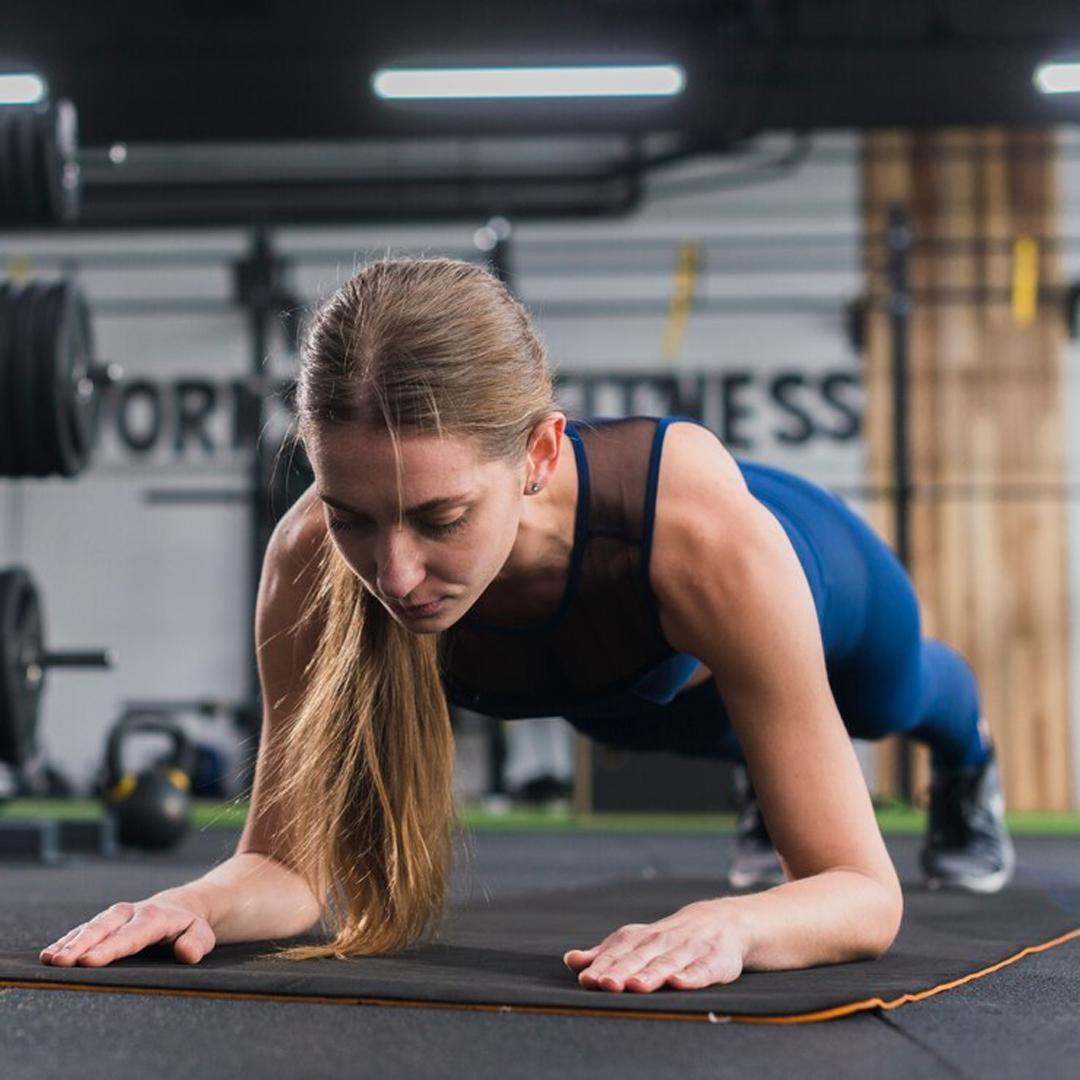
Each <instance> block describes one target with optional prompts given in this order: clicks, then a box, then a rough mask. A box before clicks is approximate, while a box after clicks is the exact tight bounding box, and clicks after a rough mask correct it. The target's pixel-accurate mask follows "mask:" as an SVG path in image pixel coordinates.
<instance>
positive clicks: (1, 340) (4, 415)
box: [0, 281, 15, 476]
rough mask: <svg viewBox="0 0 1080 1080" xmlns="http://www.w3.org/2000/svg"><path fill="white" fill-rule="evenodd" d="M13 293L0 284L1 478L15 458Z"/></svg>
mask: <svg viewBox="0 0 1080 1080" xmlns="http://www.w3.org/2000/svg"><path fill="white" fill-rule="evenodd" d="M13 292H14V289H13V287H12V286H11V285H9V284H8V283H7V282H6V281H5V282H2V283H0V476H10V475H11V472H12V468H13V464H14V456H15V449H14V444H13V442H12V432H11V424H12V416H11V411H12V405H11V394H10V392H9V386H8V372H9V369H10V355H9V354H10V353H11V350H12V333H11V331H12V323H13V321H14V314H13V308H12V301H11V297H12V294H13Z"/></svg>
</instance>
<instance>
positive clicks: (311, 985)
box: [0, 878, 1080, 1022]
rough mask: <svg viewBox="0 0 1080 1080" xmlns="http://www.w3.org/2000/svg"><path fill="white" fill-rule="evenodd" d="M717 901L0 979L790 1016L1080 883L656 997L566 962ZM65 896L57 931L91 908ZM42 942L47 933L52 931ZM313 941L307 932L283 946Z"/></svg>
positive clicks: (515, 903)
mask: <svg viewBox="0 0 1080 1080" xmlns="http://www.w3.org/2000/svg"><path fill="white" fill-rule="evenodd" d="M715 895H718V890H717V883H716V882H715V881H713V880H686V879H665V878H656V879H654V880H651V881H642V880H640V879H639V880H632V881H625V882H613V883H608V884H604V885H599V886H591V887H588V888H576V889H565V890H559V891H553V892H545V893H535V894H531V895H528V896H524V897H515V898H507V899H504V900H500V901H497V902H494V903H490V904H487V905H479V904H471V905H468V906H466V907H463V908H459V909H454V910H452V911H451V912H450V913H449V914H448V916H447V919H446V921H445V923H444V927H443V932H442V934H441V936H440V939H439V941H437V942H436V943H433V944H430V945H426V946H423V947H421V948H418V949H414V950H410V951H408V952H406V953H401V954H398V955H396V956H389V957H375V958H366V959H353V960H323V961H307V962H300V963H297V962H288V961H278V960H256V956H257V955H258V954H260V953H266V952H270V951H272V948H273V947H274V946H275V945H277V944H281V943H280V942H279V943H268V942H261V943H257V944H244V945H225V946H221V947H219V948H217V949H215V950H214V952H212V953H211V954H210V955H209V956H208V957H206V958H205V959H204V960H203V961H202V962H201V963H200V964H198V965H195V966H189V965H185V964H180V963H178V962H176V961H175V960H174V959H173V958H172V955H171V952H170V951H169V950H167V949H163V948H154V949H149V950H146V951H145V952H143V953H141V954H139V955H138V956H135V957H127V958H125V959H124V960H121V961H118V962H116V963H114V964H111V965H109V966H107V967H103V968H86V967H75V968H55V967H48V966H45V965H43V964H41V963H40V962H39V961H38V959H37V956H36V953H27V952H18V953H12V952H6V951H0V988H2V987H4V986H11V985H23V986H26V985H33V986H39V985H41V984H43V983H51V984H54V985H62V986H69V987H71V988H72V989H74V988H75V986H79V987H80V988H82V989H93V990H108V989H120V988H132V989H134V990H135V991H136V992H145V991H148V990H157V991H163V992H166V993H171V994H178V993H179V994H185V993H197V994H201V993H214V994H221V993H224V994H227V995H230V996H231V995H243V996H249V995H256V996H264V995H265V996H267V997H270V998H275V999H280V998H282V997H286V996H287V997H292V998H296V997H300V998H305V999H309V1000H313V999H322V1000H333V1001H336V1002H339V1003H340V1002H347V1001H356V1002H358V1003H385V1004H395V1003H396V1004H405V1003H408V1004H411V1005H416V1004H431V1005H443V1006H450V1007H459V1008H470V1007H472V1008H478V1007H489V1008H492V1007H494V1008H507V1007H512V1008H515V1009H517V1008H520V1009H523V1010H528V1011H544V1012H547V1011H553V1012H581V1013H593V1014H595V1013H598V1012H600V1013H623V1014H626V1013H635V1014H639V1015H645V1016H650V1017H654V1018H657V1019H660V1018H669V1019H685V1020H695V1019H697V1020H703V1019H709V1020H717V1019H746V1020H753V1019H758V1020H764V1021H766V1022H767V1021H769V1020H772V1021H779V1022H784V1021H787V1022H792V1021H796V1020H801V1021H809V1020H820V1019H829V1018H832V1017H835V1016H841V1015H847V1014H849V1013H852V1012H857V1011H860V1010H862V1009H868V1008H895V1007H896V1006H897V1005H900V1004H903V1003H904V1002H905V1001H906V1000H917V999H919V998H921V997H926V996H929V995H931V994H933V993H937V992H941V990H943V989H948V987H949V985H950V984H956V983H957V982H958V981H965V980H967V979H970V978H972V977H979V976H987V975H989V977H992V973H991V971H989V970H988V969H993V968H994V967H995V966H1000V965H1003V964H1006V963H1009V962H1013V961H1015V960H1018V959H1020V960H1021V962H1022V959H1021V957H1022V954H1023V953H1024V951H1025V950H1032V949H1040V948H1046V947H1053V946H1054V945H1057V944H1062V943H1064V941H1067V940H1070V939H1072V938H1077V937H1080V889H1076V888H1075V887H1072V888H1062V889H1059V890H1037V889H1032V888H1022V887H1013V888H1010V889H1007V890H1005V891H1004V892H1003V893H1000V894H999V895H997V896H989V897H984V896H972V895H967V894H963V893H947V892H927V891H924V890H921V889H916V888H913V889H910V890H908V891H907V892H906V913H905V918H904V926H903V929H902V930H901V932H900V936H899V937H898V938H897V940H896V942H895V943H894V945H893V947H892V949H891V950H890V952H889V953H888V955H887V956H885V957H883V958H882V959H880V960H876V961H862V962H856V963H851V964H838V965H830V966H827V967H819V968H810V969H805V970H802V971H778V972H745V973H744V974H743V975H742V976H741V977H740V978H739V979H738V981H737V982H735V983H733V984H731V985H729V986H722V987H713V988H709V989H706V990H670V989H664V990H660V991H657V992H654V993H651V994H638V993H622V994H613V993H609V992H606V991H595V990H585V989H583V988H581V987H580V986H578V984H577V982H576V981H575V979H574V977H573V975H572V974H571V973H570V972H569V971H567V969H566V968H565V967H564V966H563V964H562V961H561V956H562V954H563V952H564V951H565V950H566V949H568V948H586V947H588V946H591V945H593V944H595V943H597V942H599V941H600V940H601V939H602V938H603V937H604V936H606V935H607V934H608V933H610V932H611V931H612V930H614V929H616V928H617V927H619V926H621V925H623V924H624V923H628V922H651V921H654V920H656V919H658V918H661V917H663V916H664V915H668V914H670V913H671V912H673V911H675V910H676V909H677V908H679V907H681V906H682V905H683V904H686V903H688V902H689V901H691V900H696V899H701V898H703V897H706V896H715ZM80 912H81V908H80V906H79V905H78V904H76V903H72V904H70V905H69V904H67V903H65V904H64V905H63V910H62V911H61V912H60V913H61V914H63V915H64V916H65V917H64V918H61V919H60V923H59V924H58V925H57V926H56V927H53V928H52V931H54V932H55V934H54V936H55V935H59V934H60V933H62V932H63V931H64V930H65V929H66V928H67V927H70V926H72V925H76V924H77V923H78V922H79V920H80V918H83V917H85V913H82V914H80ZM48 940H52V939H51V938H50V939H48ZM309 940H315V939H314V938H312V937H310V936H304V937H301V938H295V939H292V940H291V942H290V943H294V942H300V941H309Z"/></svg>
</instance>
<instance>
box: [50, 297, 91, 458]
mask: <svg viewBox="0 0 1080 1080" xmlns="http://www.w3.org/2000/svg"><path fill="white" fill-rule="evenodd" d="M48 310H49V318H50V320H51V322H52V325H53V326H55V328H56V332H55V335H54V337H53V348H52V355H51V356H50V357H49V360H50V361H51V364H52V371H53V385H54V387H55V393H54V398H53V424H54V425H55V430H56V450H55V452H56V467H55V469H54V472H56V473H58V474H60V475H61V476H69V477H70V476H77V475H78V474H79V473H80V472H81V471H82V469H83V467H84V466H85V464H86V454H85V452H83V451H81V450H80V448H79V446H78V445H77V433H76V430H75V425H76V423H77V414H78V411H79V408H80V399H79V385H78V383H79V379H80V378H81V377H82V374H81V369H80V365H81V358H80V356H79V348H80V346H79V342H78V340H77V335H78V328H77V315H76V309H75V286H74V285H73V284H71V283H70V282H67V281H62V282H60V283H59V284H58V285H57V286H56V287H55V289H54V290H53V291H52V293H51V295H50V301H49V306H48Z"/></svg>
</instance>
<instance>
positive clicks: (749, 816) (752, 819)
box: [727, 767, 784, 889]
mask: <svg viewBox="0 0 1080 1080" xmlns="http://www.w3.org/2000/svg"><path fill="white" fill-rule="evenodd" d="M735 798H736V802H737V805H738V809H739V820H738V823H737V824H736V826H735V850H734V852H733V854H732V856H731V864H730V865H729V866H728V872H727V879H728V884H729V885H730V886H731V887H732V888H733V889H757V888H764V887H771V886H773V885H780V884H782V883H783V881H784V868H783V867H782V866H781V865H780V858H779V856H778V855H777V854H776V849H775V848H774V847H773V844H772V840H771V839H770V837H769V830H768V829H767V828H766V826H765V819H764V818H763V817H762V816H761V807H760V806H758V802H757V796H756V795H755V794H754V787H753V785H752V784H751V783H750V774H749V773H748V772H747V771H746V769H745V768H742V767H736V769H735Z"/></svg>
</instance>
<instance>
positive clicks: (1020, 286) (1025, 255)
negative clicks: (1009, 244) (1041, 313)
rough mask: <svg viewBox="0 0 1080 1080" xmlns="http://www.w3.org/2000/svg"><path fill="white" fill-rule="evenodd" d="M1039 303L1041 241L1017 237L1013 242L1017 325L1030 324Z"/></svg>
mask: <svg viewBox="0 0 1080 1080" xmlns="http://www.w3.org/2000/svg"><path fill="white" fill-rule="evenodd" d="M1038 305H1039V242H1038V241H1037V240H1036V239H1035V238H1034V237H1032V236H1020V237H1017V239H1016V242H1015V243H1014V244H1013V273H1012V314H1013V322H1015V323H1016V325H1017V326H1030V325H1031V324H1032V323H1033V322H1034V321H1035V313H1036V310H1037V308H1038Z"/></svg>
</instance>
